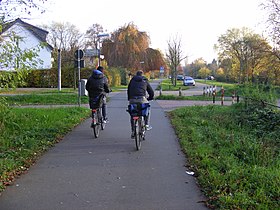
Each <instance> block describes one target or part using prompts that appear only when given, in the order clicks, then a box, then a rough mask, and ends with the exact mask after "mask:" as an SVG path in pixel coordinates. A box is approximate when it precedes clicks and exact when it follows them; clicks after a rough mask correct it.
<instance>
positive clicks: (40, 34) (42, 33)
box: [2, 18, 53, 50]
mask: <svg viewBox="0 0 280 210" xmlns="http://www.w3.org/2000/svg"><path fill="white" fill-rule="evenodd" d="M15 24H19V25H20V26H22V27H24V28H25V29H26V30H28V31H30V32H31V33H32V34H33V35H34V36H35V37H37V38H38V39H39V40H40V41H41V42H46V43H47V35H48V33H49V32H48V31H46V30H44V29H42V28H39V27H37V26H34V25H31V24H29V23H26V22H24V21H22V20H21V19H20V18H17V19H16V20H14V21H12V22H9V23H6V24H4V25H3V30H2V33H4V32H5V31H7V30H8V29H9V28H11V27H12V26H13V25H15ZM47 44H48V43H47ZM48 47H50V49H51V50H52V49H53V47H52V46H51V45H49V44H48Z"/></svg>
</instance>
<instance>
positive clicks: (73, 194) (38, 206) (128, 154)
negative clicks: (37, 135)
mask: <svg viewBox="0 0 280 210" xmlns="http://www.w3.org/2000/svg"><path fill="white" fill-rule="evenodd" d="M151 106H152V113H151V125H152V126H153V129H152V130H151V131H148V132H147V136H146V141H144V142H143V144H142V148H141V150H140V151H136V148H135V143H134V141H133V140H132V139H130V122H129V115H128V113H127V112H126V111H125V110H126V107H127V101H126V92H121V93H118V94H115V95H112V96H111V99H110V102H109V103H108V116H109V121H110V122H109V123H108V124H107V126H106V128H105V130H104V131H101V134H100V137H99V138H98V139H95V138H94V137H93V133H92V130H91V128H90V119H88V120H86V121H84V122H83V123H81V124H80V125H78V126H77V127H75V128H74V129H73V131H72V132H70V133H68V135H66V136H65V137H64V138H63V140H62V141H61V142H60V143H58V144H56V146H55V147H53V148H51V149H50V150H49V151H48V152H47V153H45V154H44V155H43V156H42V157H41V158H40V159H39V160H38V161H37V163H36V164H35V165H34V166H32V167H31V168H30V169H29V171H28V173H26V174H24V175H22V176H21V177H20V178H19V179H17V180H16V182H15V183H14V184H13V185H12V186H9V187H8V188H7V189H6V190H5V191H4V192H3V193H2V195H1V197H0V209H1V210H64V209H67V210H80V209H82V210H92V209H94V210H95V209H97V210H99V209H100V210H138V209H139V210H164V209H166V210H188V209H190V210H193V209H194V210H196V209H198V210H199V209H207V208H206V207H205V205H204V202H203V201H205V198H204V197H203V195H202V193H201V191H200V189H199V187H198V186H197V183H196V179H195V177H194V176H192V175H189V174H188V173H186V172H188V171H189V170H188V168H186V167H185V165H186V162H187V159H186V158H185V155H184V154H183V153H182V152H181V149H180V146H179V143H178V139H177V137H176V135H175V133H174V130H173V128H172V126H171V125H170V122H169V120H168V118H167V116H166V112H165V109H164V108H162V106H160V105H159V103H158V102H157V101H153V102H151Z"/></svg>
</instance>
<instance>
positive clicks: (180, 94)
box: [179, 87, 182, 96]
mask: <svg viewBox="0 0 280 210" xmlns="http://www.w3.org/2000/svg"><path fill="white" fill-rule="evenodd" d="M179 96H182V88H181V87H179Z"/></svg>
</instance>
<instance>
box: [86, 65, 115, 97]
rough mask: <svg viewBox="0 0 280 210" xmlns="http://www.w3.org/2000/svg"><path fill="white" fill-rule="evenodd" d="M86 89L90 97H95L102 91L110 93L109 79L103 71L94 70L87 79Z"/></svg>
mask: <svg viewBox="0 0 280 210" xmlns="http://www.w3.org/2000/svg"><path fill="white" fill-rule="evenodd" d="M86 90H87V91H88V95H89V97H90V98H95V97H96V96H98V95H100V94H101V93H109V92H110V90H109V85H108V80H107V78H106V77H105V75H104V74H103V73H102V72H101V71H98V70H94V71H93V72H92V75H91V76H90V78H89V79H88V80H87V83H86Z"/></svg>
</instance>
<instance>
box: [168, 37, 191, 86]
mask: <svg viewBox="0 0 280 210" xmlns="http://www.w3.org/2000/svg"><path fill="white" fill-rule="evenodd" d="M167 44H168V52H167V53H166V57H167V60H168V62H169V65H170V69H171V81H172V84H173V85H174V86H177V79H176V78H177V74H178V73H177V69H178V67H179V65H180V63H181V62H182V61H183V60H184V59H185V58H187V56H183V51H182V49H181V48H182V45H181V39H179V38H178V37H177V36H176V37H175V38H173V39H172V40H169V41H168V43H167Z"/></svg>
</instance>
